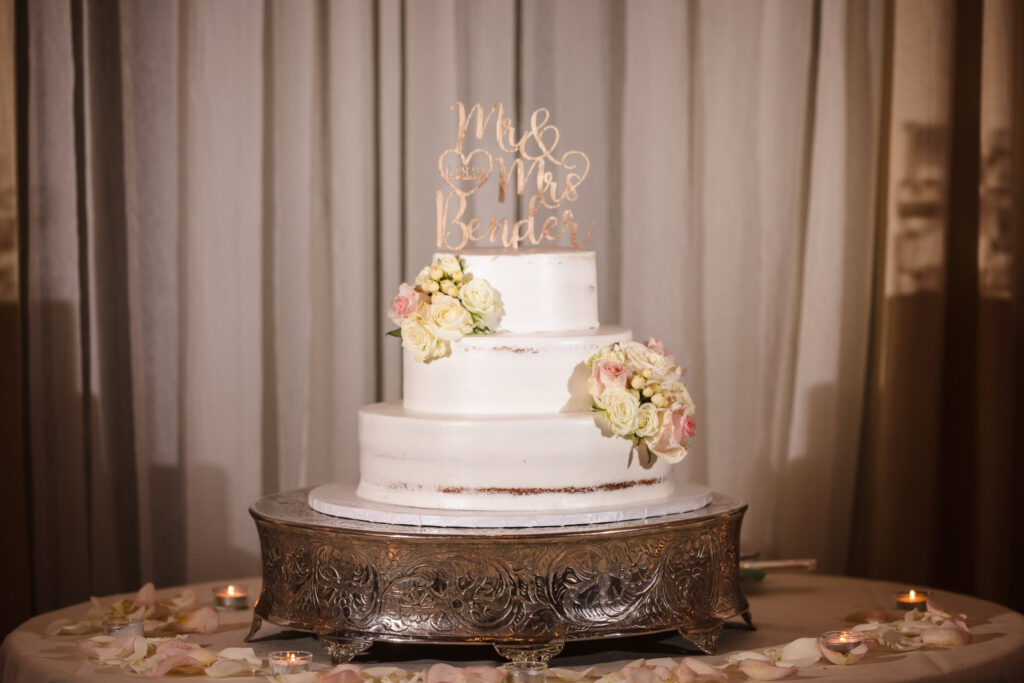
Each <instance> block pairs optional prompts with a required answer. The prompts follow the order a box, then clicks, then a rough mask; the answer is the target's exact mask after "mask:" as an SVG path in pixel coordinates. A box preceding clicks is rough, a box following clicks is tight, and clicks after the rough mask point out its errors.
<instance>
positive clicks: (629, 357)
mask: <svg viewBox="0 0 1024 683" xmlns="http://www.w3.org/2000/svg"><path fill="white" fill-rule="evenodd" d="M620 348H621V349H622V353H623V355H624V356H625V357H626V363H627V364H628V365H630V366H632V367H633V368H635V369H636V370H638V371H640V372H643V371H644V370H650V371H651V372H652V373H653V375H654V376H655V377H656V378H657V379H660V380H672V379H677V378H679V377H680V376H681V375H682V374H683V370H682V368H680V367H679V366H678V365H676V364H675V363H674V362H672V359H670V358H668V357H667V356H665V355H663V354H660V353H658V352H657V351H655V350H654V349H651V348H648V347H647V346H645V345H643V344H641V343H639V342H635V341H628V342H622V344H621V345H620Z"/></svg>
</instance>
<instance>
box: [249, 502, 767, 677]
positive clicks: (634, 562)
mask: <svg viewBox="0 0 1024 683" xmlns="http://www.w3.org/2000/svg"><path fill="white" fill-rule="evenodd" d="M308 497H309V489H300V490H296V491H290V492H287V493H279V494H275V495H271V496H267V497H265V498H263V499H261V500H260V501H259V502H257V503H256V504H254V505H253V506H252V507H251V508H250V510H249V512H250V514H252V516H253V518H254V519H255V520H256V527H257V530H258V531H259V536H260V545H261V548H262V558H263V589H262V592H261V594H260V597H259V601H258V602H257V604H256V607H255V610H254V614H253V622H252V627H251V629H250V631H249V636H248V637H247V640H249V639H252V638H253V637H254V636H255V635H256V633H257V632H258V631H259V629H260V626H261V625H262V623H263V620H264V619H266V620H267V621H270V622H272V623H274V624H278V625H280V626H284V627H286V628H292V629H297V630H301V631H308V632H311V633H314V634H315V635H316V636H317V638H318V640H319V641H320V644H321V645H322V646H323V648H324V649H325V650H326V651H327V652H328V653H329V654H330V655H331V658H332V660H333V661H334V662H335V663H338V662H343V661H349V660H351V659H352V658H353V657H355V656H356V655H357V654H359V653H360V652H362V651H363V650H365V649H367V648H368V647H369V646H370V645H371V644H372V643H373V642H375V641H386V642H393V643H487V644H491V645H493V646H494V647H495V649H496V650H497V652H498V654H499V655H501V656H502V657H505V658H507V659H509V660H511V661H512V662H513V663H514V664H519V665H530V664H541V663H546V662H547V660H548V659H550V658H551V657H553V656H554V655H556V654H558V653H559V652H560V651H561V649H562V646H563V645H564V644H565V643H566V642H567V641H577V640H590V639H597V638H610V637H616V636H629V635H639V634H645V633H656V632H662V631H673V630H675V631H678V632H679V633H680V634H681V635H682V637H683V638H684V639H685V640H686V641H687V642H688V643H689V644H691V645H693V646H694V647H695V648H696V649H697V650H700V651H702V652H705V653H708V654H711V653H713V652H714V651H715V649H716V648H717V644H718V637H719V634H720V633H721V630H722V624H723V622H724V621H725V620H726V619H729V618H732V617H736V616H742V617H743V619H744V621H745V622H746V623H747V625H748V626H750V627H751V628H752V622H751V619H750V613H749V611H748V606H747V601H746V599H745V598H744V597H743V593H742V592H741V591H740V585H739V535H740V524H741V522H742V519H743V513H744V512H745V511H746V508H747V505H746V503H744V502H743V501H741V500H739V499H738V498H735V497H733V496H729V495H724V494H720V493H713V494H711V502H710V503H709V504H708V505H707V506H705V507H703V508H701V509H698V510H693V511H690V512H682V513H676V514H667V515H662V516H658V517H648V518H645V519H635V520H630V521H619V522H610V523H603V524H589V525H584V526H566V527H533V528H491V529H486V528H452V527H431V526H403V525H398V524H384V523H378V522H365V521H357V520H352V519H344V518H340V517H333V516H329V515H325V514H323V513H320V512H317V511H315V510H313V509H312V508H311V507H310V506H309V505H308V503H307V501H308Z"/></svg>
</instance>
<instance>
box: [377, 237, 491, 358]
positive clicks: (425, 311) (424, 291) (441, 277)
mask: <svg viewBox="0 0 1024 683" xmlns="http://www.w3.org/2000/svg"><path fill="white" fill-rule="evenodd" d="M465 268H466V262H465V260H463V259H461V258H458V257H457V256H455V255H453V254H443V255H442V256H440V257H439V258H438V259H437V260H435V261H434V263H433V264H431V265H429V266H426V267H424V268H423V270H421V271H420V272H419V275H417V276H416V280H415V283H414V284H413V286H410V285H409V284H408V283H406V282H403V283H402V285H401V286H400V287H399V288H398V295H397V296H396V297H395V298H394V299H393V300H392V301H391V306H390V308H389V309H388V317H389V318H391V321H392V322H394V323H395V324H396V325H398V329H396V330H392V331H391V332H388V334H390V335H391V336H394V337H401V338H402V346H403V347H404V348H406V349H409V350H410V351H412V353H413V356H414V358H415V359H416V361H417V362H419V363H429V362H431V361H433V360H437V359H438V358H444V357H446V356H448V355H450V354H451V352H452V348H451V342H453V341H458V340H459V339H462V338H463V337H464V336H466V335H470V334H487V333H488V332H490V331H492V330H494V329H497V327H498V324H499V323H500V322H501V316H502V315H503V314H504V309H503V308H502V305H501V295H500V294H499V293H498V291H497V290H496V289H494V287H492V286H491V285H490V283H489V282H487V280H483V279H480V278H474V277H473V275H472V274H471V273H467V272H466V270H465Z"/></svg>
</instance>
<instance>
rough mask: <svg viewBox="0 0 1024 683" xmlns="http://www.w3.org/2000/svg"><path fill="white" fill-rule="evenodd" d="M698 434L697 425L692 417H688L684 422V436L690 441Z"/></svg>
mask: <svg viewBox="0 0 1024 683" xmlns="http://www.w3.org/2000/svg"><path fill="white" fill-rule="evenodd" d="M696 433H697V423H696V422H694V421H693V418H692V417H689V416H687V417H686V419H685V420H683V436H685V437H686V438H687V439H689V438H690V437H691V436H693V435H694V434H696Z"/></svg>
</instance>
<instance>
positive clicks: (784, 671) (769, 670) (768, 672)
mask: <svg viewBox="0 0 1024 683" xmlns="http://www.w3.org/2000/svg"><path fill="white" fill-rule="evenodd" d="M739 667H740V671H742V672H743V673H745V674H746V675H747V676H749V677H750V678H753V679H756V680H758V681H777V680H779V679H780V678H785V677H786V676H790V675H792V674H793V673H795V672H796V667H795V666H775V665H774V664H771V663H769V662H763V661H761V660H758V659H744V660H743V661H742V662H740V664H739Z"/></svg>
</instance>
